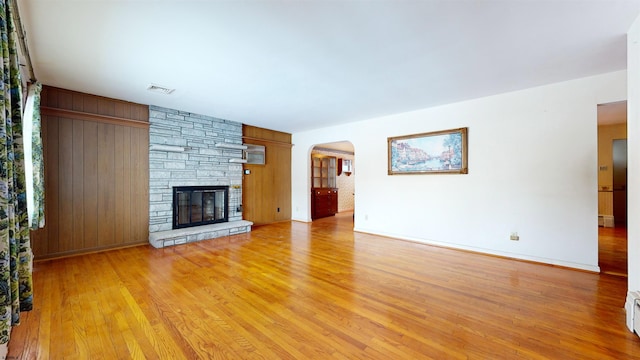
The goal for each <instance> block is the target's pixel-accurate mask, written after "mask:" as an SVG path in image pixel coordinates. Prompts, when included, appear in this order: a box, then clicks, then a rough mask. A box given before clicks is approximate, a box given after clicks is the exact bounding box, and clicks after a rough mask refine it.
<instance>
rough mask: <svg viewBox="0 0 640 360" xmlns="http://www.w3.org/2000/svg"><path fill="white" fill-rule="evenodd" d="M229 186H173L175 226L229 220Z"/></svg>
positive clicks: (177, 227)
mask: <svg viewBox="0 0 640 360" xmlns="http://www.w3.org/2000/svg"><path fill="white" fill-rule="evenodd" d="M228 202H229V187H228V186H180V187H174V188H173V228H174V229H179V228H185V227H190V226H199V225H206V224H215V223H220V222H227V221H229V216H228Z"/></svg>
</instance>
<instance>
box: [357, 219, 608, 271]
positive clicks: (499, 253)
mask: <svg viewBox="0 0 640 360" xmlns="http://www.w3.org/2000/svg"><path fill="white" fill-rule="evenodd" d="M353 231H356V232H362V233H367V234H373V235H379V236H384V237H389V238H395V239H399V240H407V241H413V242H417V243H423V244H427V245H435V246H440V247H445V248H449V249H459V250H467V251H473V252H476V253H481V254H488V255H497V256H502V257H506V258H511V259H517V260H525V261H532V262H537V263H541V264H549V265H557V266H562V267H566V268H573V269H579V270H585V271H590V272H594V273H600V266H598V265H591V264H582V263H574V262H570V261H563V260H558V259H549V258H543V257H537V256H530V255H526V254H516V253H509V252H504V251H496V250H491V249H485V248H479V247H475V246H467V245H461V244H454V243H448V242H442V241H435V240H431V239H422V238H415V237H410V236H402V235H398V234H391V233H384V232H378V231H371V230H369V229H363V228H360V227H356V228H354V229H353Z"/></svg>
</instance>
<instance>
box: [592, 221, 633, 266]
mask: <svg viewBox="0 0 640 360" xmlns="http://www.w3.org/2000/svg"><path fill="white" fill-rule="evenodd" d="M598 265H599V266H600V271H601V272H603V273H606V274H611V275H618V276H627V228H626V227H615V228H605V227H599V228H598Z"/></svg>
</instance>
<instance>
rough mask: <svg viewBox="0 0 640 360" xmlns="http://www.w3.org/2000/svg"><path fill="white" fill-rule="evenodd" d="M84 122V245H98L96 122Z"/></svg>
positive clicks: (92, 246) (86, 246)
mask: <svg viewBox="0 0 640 360" xmlns="http://www.w3.org/2000/svg"><path fill="white" fill-rule="evenodd" d="M83 124H84V133H83V136H84V137H83V138H84V179H83V183H84V189H83V190H84V192H83V197H84V204H83V205H84V216H85V219H84V220H85V223H84V244H85V245H84V246H85V248H89V249H92V248H96V247H98V147H97V146H96V145H97V144H98V124H97V123H94V122H91V121H83Z"/></svg>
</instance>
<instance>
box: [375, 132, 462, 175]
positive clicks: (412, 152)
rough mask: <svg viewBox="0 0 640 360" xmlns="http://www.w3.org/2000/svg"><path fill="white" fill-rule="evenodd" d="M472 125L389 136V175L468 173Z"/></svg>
mask: <svg viewBox="0 0 640 360" xmlns="http://www.w3.org/2000/svg"><path fill="white" fill-rule="evenodd" d="M467 130H468V128H460V129H451V130H443V131H434V132H428V133H422V134H415V135H406V136H396V137H390V138H387V143H388V151H389V175H402V174H466V173H467V172H468V168H467Z"/></svg>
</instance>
